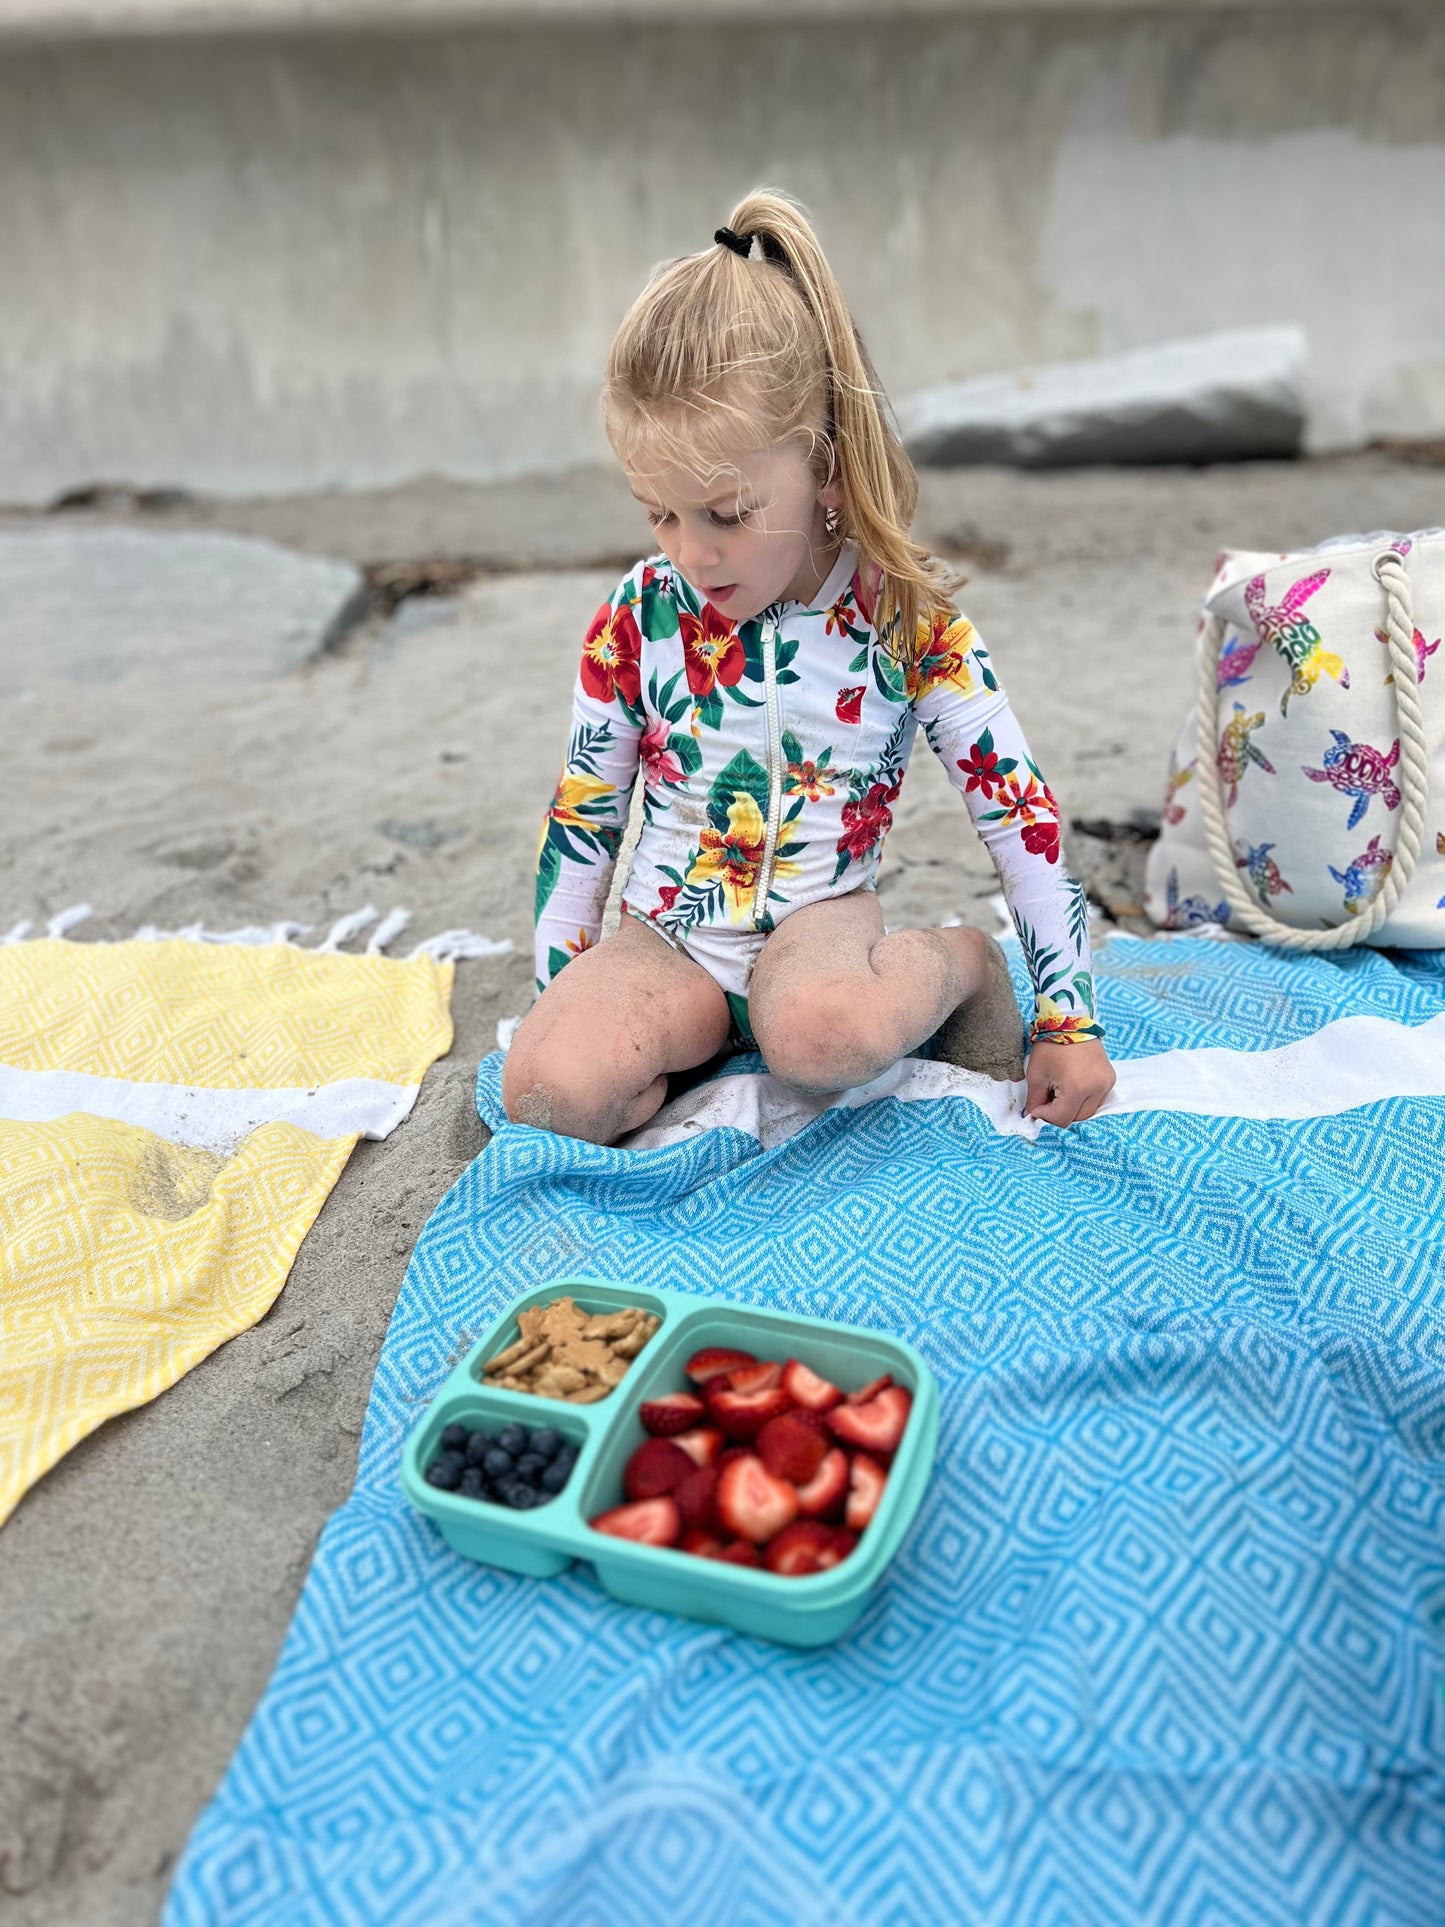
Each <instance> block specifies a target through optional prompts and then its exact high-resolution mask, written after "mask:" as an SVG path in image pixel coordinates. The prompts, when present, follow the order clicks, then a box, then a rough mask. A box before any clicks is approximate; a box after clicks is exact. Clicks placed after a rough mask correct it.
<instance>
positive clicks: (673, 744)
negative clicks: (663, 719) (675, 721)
mask: <svg viewBox="0 0 1445 1927" xmlns="http://www.w3.org/2000/svg"><path fill="white" fill-rule="evenodd" d="M667 747H668V749H669V750H670V751H671V752H672V754H673V755H674V756H675V757H676V758H677V760H678V762H679V763H681V764H682V771H683V774H684V776H696V775H697V773H698V771H699V770H700V769H701V768H702V744H701V743H699V741H698V740H697V738H696V736H694V735H693V734H692V733H691V732H690V731H689V732H688V734H687V735H683V734H682V732H681V731H679V732H678V733H677V734H676V735H673V736H669V737H668V739H667Z"/></svg>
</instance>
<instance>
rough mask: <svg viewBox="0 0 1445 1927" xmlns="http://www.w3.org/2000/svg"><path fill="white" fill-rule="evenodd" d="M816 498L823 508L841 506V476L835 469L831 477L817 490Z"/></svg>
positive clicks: (838, 507)
mask: <svg viewBox="0 0 1445 1927" xmlns="http://www.w3.org/2000/svg"><path fill="white" fill-rule="evenodd" d="M818 500H819V501H820V502H821V503H822V504H823V507H824V508H825V509H840V508H842V506H843V478H842V476H841V475H839V474H838V473H837V472H836V470H835V471H834V475H833V479H832V481H831V482H829V483H827V484H826V486H825V487H823V488H820V489H819V490H818Z"/></svg>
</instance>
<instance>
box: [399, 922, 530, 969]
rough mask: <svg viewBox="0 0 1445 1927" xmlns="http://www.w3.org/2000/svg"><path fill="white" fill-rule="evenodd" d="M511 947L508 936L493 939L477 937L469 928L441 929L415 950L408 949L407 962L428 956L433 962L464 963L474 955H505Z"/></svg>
mask: <svg viewBox="0 0 1445 1927" xmlns="http://www.w3.org/2000/svg"><path fill="white" fill-rule="evenodd" d="M511 948H512V940H511V938H510V937H503V938H502V939H501V940H500V941H494V940H493V939H492V938H491V937H479V936H477V935H476V934H475V933H474V932H473V931H471V930H443V931H442V932H441V934H440V935H439V936H436V937H428V938H427V940H426V942H425V943H419V944H418V945H417V947H416V949H415V950H409V951H408V952H407V962H408V963H410V962H411V960H412V958H413V957H430V958H431V960H432V962H433V963H466V962H469V961H470V960H471V959H472V958H475V957H505V956H506V954H507V952H508V951H509V950H510V949H511Z"/></svg>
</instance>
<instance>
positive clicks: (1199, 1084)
mask: <svg viewBox="0 0 1445 1927" xmlns="http://www.w3.org/2000/svg"><path fill="white" fill-rule="evenodd" d="M1114 1068H1115V1070H1116V1071H1117V1072H1118V1074H1119V1081H1118V1083H1117V1084H1116V1085H1115V1087H1114V1089H1113V1090H1112V1091H1111V1092H1110V1093H1109V1096H1108V1097H1107V1098H1106V1099H1105V1101H1104V1103H1103V1104H1102V1105H1101V1106H1100V1108H1099V1110H1098V1111H1097V1112H1096V1114H1095V1115H1096V1117H1098V1118H1108V1117H1117V1116H1120V1115H1122V1114H1123V1113H1125V1112H1130V1111H1176V1112H1182V1113H1185V1114H1187V1115H1190V1116H1194V1117H1252V1118H1294V1119H1299V1118H1309V1117H1335V1116H1337V1115H1338V1114H1339V1113H1340V1112H1341V1111H1352V1110H1355V1109H1356V1108H1357V1107H1358V1106H1360V1105H1362V1104H1378V1103H1380V1102H1382V1101H1383V1100H1384V1099H1386V1098H1391V1097H1445V1016H1440V1017H1432V1018H1430V1019H1429V1020H1428V1022H1426V1023H1423V1024H1413V1025H1412V1024H1397V1023H1392V1022H1391V1021H1390V1020H1389V1019H1388V1018H1384V1017H1340V1018H1337V1019H1336V1020H1335V1022H1334V1023H1331V1024H1326V1025H1324V1026H1323V1028H1322V1029H1320V1030H1318V1031H1316V1032H1315V1033H1314V1035H1313V1036H1312V1037H1301V1038H1298V1039H1296V1041H1295V1042H1294V1043H1290V1044H1280V1045H1278V1046H1277V1047H1276V1048H1275V1049H1274V1050H1260V1051H1248V1050H1221V1049H1219V1048H1218V1047H1216V1046H1209V1047H1206V1048H1204V1049H1200V1050H1171V1051H1161V1052H1160V1053H1159V1054H1158V1055H1157V1056H1154V1057H1135V1058H1131V1059H1128V1060H1126V1061H1125V1062H1123V1063H1119V1064H1115V1066H1114ZM1024 1090H1025V1086H1024V1085H1023V1084H1022V1083H1018V1084H1002V1083H998V1082H995V1081H994V1080H993V1079H992V1078H987V1077H981V1076H980V1075H979V1074H978V1073H977V1072H976V1071H962V1070H956V1069H955V1068H954V1067H953V1066H952V1065H951V1064H935V1063H930V1062H927V1061H925V1060H924V1059H921V1058H916V1057H905V1058H904V1060H903V1062H902V1063H901V1064H895V1065H894V1067H893V1069H892V1070H891V1071H888V1072H886V1073H885V1074H884V1075H883V1076H882V1077H880V1078H877V1079H875V1080H874V1082H873V1083H871V1084H865V1085H863V1086H862V1087H861V1088H860V1089H858V1090H855V1091H844V1092H842V1093H840V1094H839V1095H837V1096H834V1097H807V1096H805V1095H804V1094H803V1093H801V1092H799V1091H795V1090H792V1089H790V1088H789V1087H788V1086H787V1085H786V1084H781V1083H779V1081H778V1079H777V1078H775V1077H772V1076H770V1075H769V1074H768V1073H767V1072H765V1071H753V1072H746V1073H743V1074H741V1075H739V1076H736V1077H720V1078H717V1079H715V1080H714V1081H713V1082H711V1083H709V1084H701V1085H698V1086H697V1087H696V1088H695V1089H694V1090H691V1091H688V1092H687V1093H686V1095H685V1096H683V1097H680V1098H678V1099H677V1101H676V1102H675V1103H672V1104H668V1105H665V1106H664V1107H663V1109H662V1110H661V1111H660V1112H659V1113H658V1115H657V1118H656V1119H655V1120H654V1122H653V1123H651V1124H648V1125H644V1127H643V1128H642V1130H640V1131H635V1132H634V1133H633V1134H632V1136H631V1137H628V1138H625V1139H624V1140H623V1143H624V1144H625V1145H626V1146H627V1147H628V1148H629V1149H632V1150H639V1151H650V1150H656V1149H659V1148H660V1147H661V1146H663V1145H667V1144H677V1143H679V1142H680V1141H681V1140H682V1139H684V1138H690V1137H696V1136H697V1135H698V1134H699V1132H701V1131H708V1130H715V1129H717V1128H718V1127H719V1126H723V1125H725V1126H728V1127H730V1128H731V1129H733V1130H736V1131H746V1132H747V1134H748V1135H749V1136H750V1137H755V1138H756V1139H757V1140H758V1142H759V1143H760V1144H761V1145H762V1146H763V1148H764V1150H767V1149H769V1148H770V1147H771V1146H772V1145H774V1144H781V1143H782V1142H783V1141H784V1140H785V1139H787V1138H790V1137H793V1136H795V1135H796V1134H797V1132H799V1131H801V1130H802V1129H803V1128H804V1126H805V1125H808V1124H811V1123H812V1122H813V1120H814V1119H815V1118H818V1117H821V1116H822V1115H823V1113H824V1112H825V1111H830V1110H857V1109H858V1108H859V1107H860V1106H862V1105H864V1104H873V1103H876V1102H877V1100H878V1099H879V1098H881V1097H894V1098H897V1099H898V1100H899V1102H900V1103H904V1104H910V1103H917V1102H919V1101H921V1100H924V1099H927V1098H937V1097H961V1098H966V1099H967V1100H968V1102H969V1103H971V1104H973V1105H975V1106H976V1107H977V1109H978V1110H980V1111H981V1112H982V1113H983V1115H984V1116H985V1117H986V1118H987V1119H988V1121H989V1123H990V1124H992V1126H993V1128H994V1130H995V1131H997V1132H998V1133H999V1134H1000V1136H1003V1137H1024V1138H1036V1137H1037V1136H1038V1135H1039V1133H1040V1131H1042V1130H1043V1129H1044V1128H1045V1127H1044V1126H1043V1125H1042V1124H1040V1123H1039V1122H1038V1120H1037V1119H1036V1118H1026V1117H1025V1116H1024V1114H1023V1102H1024ZM1072 1128H1073V1129H1074V1130H1082V1129H1087V1126H1086V1125H1077V1124H1076V1125H1074V1126H1073V1127H1072Z"/></svg>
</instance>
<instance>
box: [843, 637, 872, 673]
mask: <svg viewBox="0 0 1445 1927" xmlns="http://www.w3.org/2000/svg"><path fill="white" fill-rule="evenodd" d="M867 667H868V639H867V637H866V636H865V637H864V639H863V647H862V648H861V649H860V650H859V651H858V653H857V655H856V656H855V657H854V658H853V660H852V662H850V663H849V665H848V674H849V675H850V676H856V675H857V674H858V672H859V671H860V670H862V669H866V668H867Z"/></svg>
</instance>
